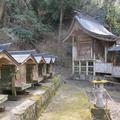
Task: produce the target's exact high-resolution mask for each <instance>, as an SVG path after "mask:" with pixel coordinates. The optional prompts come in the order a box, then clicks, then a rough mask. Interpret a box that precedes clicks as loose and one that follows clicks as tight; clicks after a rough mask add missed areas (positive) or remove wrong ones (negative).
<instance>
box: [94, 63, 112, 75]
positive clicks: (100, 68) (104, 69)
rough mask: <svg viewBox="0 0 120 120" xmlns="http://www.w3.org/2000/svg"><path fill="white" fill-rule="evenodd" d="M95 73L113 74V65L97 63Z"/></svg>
mask: <svg viewBox="0 0 120 120" xmlns="http://www.w3.org/2000/svg"><path fill="white" fill-rule="evenodd" d="M95 72H97V73H109V74H111V73H112V63H95Z"/></svg>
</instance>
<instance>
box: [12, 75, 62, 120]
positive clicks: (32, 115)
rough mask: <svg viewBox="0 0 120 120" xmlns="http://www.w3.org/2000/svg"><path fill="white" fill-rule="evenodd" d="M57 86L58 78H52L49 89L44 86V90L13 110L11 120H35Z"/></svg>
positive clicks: (58, 84) (37, 92)
mask: <svg viewBox="0 0 120 120" xmlns="http://www.w3.org/2000/svg"><path fill="white" fill-rule="evenodd" d="M59 86H60V80H59V78H58V77H55V78H53V80H52V83H50V85H49V87H48V86H47V87H46V86H44V87H45V90H42V91H41V90H38V91H36V92H35V93H33V96H32V97H31V98H29V99H28V100H26V101H24V102H23V103H22V104H21V105H19V106H17V107H16V108H14V109H13V110H12V112H11V120H37V118H38V117H39V116H40V113H41V112H42V111H43V110H44V109H45V107H46V106H47V105H48V103H49V101H50V99H51V97H52V96H53V95H54V94H55V92H56V90H57V89H58V88H59Z"/></svg>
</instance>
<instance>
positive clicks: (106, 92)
mask: <svg viewBox="0 0 120 120" xmlns="http://www.w3.org/2000/svg"><path fill="white" fill-rule="evenodd" d="M105 92H106V93H107V95H108V97H109V98H110V100H111V101H113V102H114V100H113V99H112V97H111V95H110V94H109V93H108V91H107V90H106V89H105Z"/></svg>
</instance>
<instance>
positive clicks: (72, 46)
mask: <svg viewBox="0 0 120 120" xmlns="http://www.w3.org/2000/svg"><path fill="white" fill-rule="evenodd" d="M74 72H75V71H74V36H72V74H74Z"/></svg>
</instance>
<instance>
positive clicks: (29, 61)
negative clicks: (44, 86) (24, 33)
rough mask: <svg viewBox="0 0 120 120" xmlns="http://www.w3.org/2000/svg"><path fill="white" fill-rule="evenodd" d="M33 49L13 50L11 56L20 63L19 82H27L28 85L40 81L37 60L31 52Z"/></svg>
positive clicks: (18, 70)
mask: <svg viewBox="0 0 120 120" xmlns="http://www.w3.org/2000/svg"><path fill="white" fill-rule="evenodd" d="M31 52H32V51H30V50H29V51H11V52H9V53H10V54H11V56H12V57H13V58H14V59H15V60H16V61H17V62H18V63H19V66H18V68H17V73H18V74H17V75H16V79H17V82H18V83H17V84H18V85H19V84H21V85H22V84H26V85H28V87H30V86H31V84H32V83H34V82H38V74H37V70H38V67H37V61H36V60H35V58H34V56H33V55H32V54H31ZM26 87H27V86H26Z"/></svg>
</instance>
